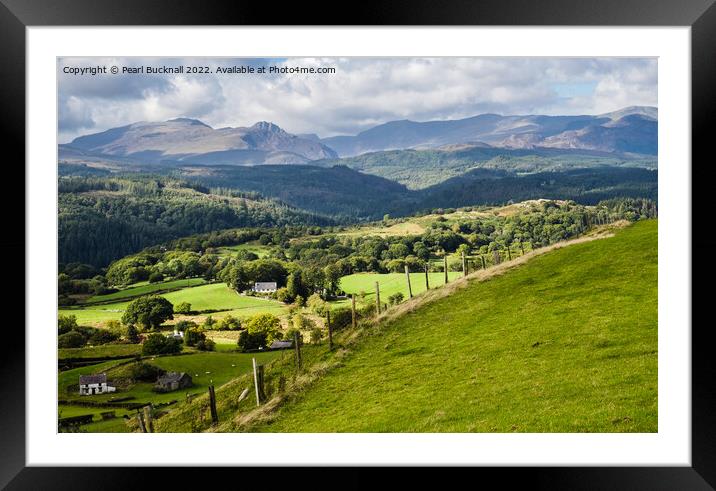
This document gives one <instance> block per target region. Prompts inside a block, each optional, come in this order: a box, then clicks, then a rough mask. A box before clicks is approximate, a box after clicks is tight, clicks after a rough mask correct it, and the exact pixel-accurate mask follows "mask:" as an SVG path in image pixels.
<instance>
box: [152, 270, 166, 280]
mask: <svg viewBox="0 0 716 491" xmlns="http://www.w3.org/2000/svg"><path fill="white" fill-rule="evenodd" d="M162 281H164V275H163V274H162V273H159V272H158V271H155V272H153V273H151V274H150V275H149V283H160V282H162Z"/></svg>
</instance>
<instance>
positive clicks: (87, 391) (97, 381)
mask: <svg viewBox="0 0 716 491" xmlns="http://www.w3.org/2000/svg"><path fill="white" fill-rule="evenodd" d="M115 390H117V389H116V388H115V387H112V386H111V385H107V375H106V374H104V373H100V374H99V375H80V395H82V396H90V395H92V394H105V393H107V392H114V391H115Z"/></svg>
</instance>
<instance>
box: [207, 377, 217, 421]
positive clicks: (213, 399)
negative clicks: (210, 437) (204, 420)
mask: <svg viewBox="0 0 716 491" xmlns="http://www.w3.org/2000/svg"><path fill="white" fill-rule="evenodd" d="M209 409H210V410H211V424H212V425H216V424H219V415H218V414H217V412H216V393H214V386H213V385H210V386H209Z"/></svg>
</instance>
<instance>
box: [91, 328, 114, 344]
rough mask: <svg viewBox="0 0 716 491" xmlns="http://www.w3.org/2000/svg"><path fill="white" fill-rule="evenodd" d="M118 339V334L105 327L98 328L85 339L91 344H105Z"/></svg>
mask: <svg viewBox="0 0 716 491" xmlns="http://www.w3.org/2000/svg"><path fill="white" fill-rule="evenodd" d="M117 339H119V336H118V335H117V334H115V333H113V332H111V331H108V330H105V329H98V330H97V331H95V332H94V333H93V334H92V335H91V336H90V337H89V339H88V340H87V342H89V343H90V344H92V345H99V344H107V343H111V342H112V341H116V340H117Z"/></svg>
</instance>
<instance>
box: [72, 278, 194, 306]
mask: <svg viewBox="0 0 716 491" xmlns="http://www.w3.org/2000/svg"><path fill="white" fill-rule="evenodd" d="M204 283H206V280H205V279H204V278H186V279H182V280H170V281H163V282H161V283H147V282H145V281H143V282H141V283H136V284H135V285H130V286H128V287H127V288H124V289H122V290H120V291H118V292H114V293H108V294H106V295H95V296H93V297H90V298H89V299H87V300H86V301H85V303H86V304H87V303H99V302H103V303H105V302H116V301H117V300H124V299H127V298H134V297H140V296H142V295H149V294H150V293H156V292H165V291H170V290H178V289H181V288H188V287H191V286H198V285H203V284H204Z"/></svg>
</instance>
